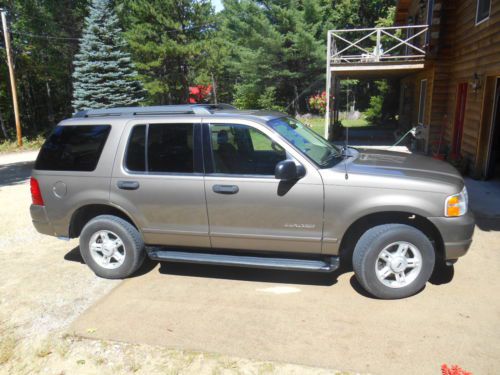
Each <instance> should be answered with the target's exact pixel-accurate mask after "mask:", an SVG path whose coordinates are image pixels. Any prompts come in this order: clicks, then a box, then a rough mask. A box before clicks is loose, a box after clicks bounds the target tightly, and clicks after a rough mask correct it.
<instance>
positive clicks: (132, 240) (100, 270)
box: [80, 215, 146, 279]
mask: <svg viewBox="0 0 500 375" xmlns="http://www.w3.org/2000/svg"><path fill="white" fill-rule="evenodd" d="M103 230H106V231H110V232H112V233H113V234H115V235H116V236H117V237H119V239H120V240H121V241H122V243H123V247H122V248H121V249H122V251H123V253H124V260H123V263H122V264H121V265H120V266H118V267H117V268H113V269H108V268H105V267H103V266H101V265H100V264H98V263H97V262H96V261H95V260H94V258H93V257H92V255H91V250H90V244H89V242H90V240H91V238H92V236H93V235H94V234H95V233H97V232H99V231H103ZM80 253H81V255H82V258H83V260H84V261H85V263H86V264H87V265H88V266H89V267H90V269H91V270H92V271H94V273H95V274H96V275H97V276H100V277H103V278H105V279H123V278H126V277H128V276H130V275H132V274H133V273H134V272H135V271H137V269H138V268H139V267H140V266H141V265H142V263H143V261H144V258H145V255H146V252H145V250H144V241H143V239H142V237H141V234H140V233H139V231H138V230H137V229H136V228H135V227H134V226H133V225H132V224H130V223H129V222H128V221H126V220H123V219H122V218H119V217H117V216H112V215H100V216H96V217H95V218H93V219H92V220H90V221H89V222H88V223H87V224H86V225H85V226H84V227H83V229H82V232H81V234H80Z"/></svg>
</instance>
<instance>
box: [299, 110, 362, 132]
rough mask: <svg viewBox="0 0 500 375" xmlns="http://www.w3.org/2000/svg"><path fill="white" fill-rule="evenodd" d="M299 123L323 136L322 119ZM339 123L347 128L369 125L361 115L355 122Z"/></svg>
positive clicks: (302, 119) (323, 124) (323, 125)
mask: <svg viewBox="0 0 500 375" xmlns="http://www.w3.org/2000/svg"><path fill="white" fill-rule="evenodd" d="M300 121H302V122H303V123H305V124H307V125H309V126H310V127H311V129H312V130H314V131H315V132H316V133H318V134H320V135H321V136H324V135H325V118H324V117H313V118H309V119H304V118H301V119H300ZM341 121H342V125H344V126H346V127H349V128H355V127H363V126H368V125H370V124H369V123H368V121H367V120H366V119H365V117H364V116H363V115H361V117H360V118H359V119H357V120H347V119H344V120H341Z"/></svg>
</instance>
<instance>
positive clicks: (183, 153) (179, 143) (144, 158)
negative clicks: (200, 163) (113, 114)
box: [125, 124, 195, 173]
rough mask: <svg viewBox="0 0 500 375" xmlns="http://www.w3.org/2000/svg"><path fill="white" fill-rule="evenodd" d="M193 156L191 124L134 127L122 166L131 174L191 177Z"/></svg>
mask: <svg viewBox="0 0 500 375" xmlns="http://www.w3.org/2000/svg"><path fill="white" fill-rule="evenodd" d="M146 134H147V139H146ZM146 147H147V150H146ZM193 152H194V151H193V124H150V125H136V126H135V127H134V128H133V129H132V131H131V133H130V138H129V142H128V148H127V153H126V157H125V166H126V167H127V169H128V170H129V171H132V172H159V173H161V172H163V173H193V172H194V169H195V168H194V154H193Z"/></svg>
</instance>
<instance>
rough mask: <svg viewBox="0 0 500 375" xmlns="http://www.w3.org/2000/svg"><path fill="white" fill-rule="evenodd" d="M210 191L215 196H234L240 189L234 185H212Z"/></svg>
mask: <svg viewBox="0 0 500 375" xmlns="http://www.w3.org/2000/svg"><path fill="white" fill-rule="evenodd" d="M212 190H213V191H214V193H217V194H236V193H237V192H238V191H240V188H239V187H238V186H236V185H214V186H213V187H212Z"/></svg>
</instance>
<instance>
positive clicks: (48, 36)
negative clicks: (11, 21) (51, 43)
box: [10, 30, 80, 41]
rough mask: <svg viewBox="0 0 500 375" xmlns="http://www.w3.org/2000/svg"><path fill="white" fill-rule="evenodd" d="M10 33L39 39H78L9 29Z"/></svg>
mask: <svg viewBox="0 0 500 375" xmlns="http://www.w3.org/2000/svg"><path fill="white" fill-rule="evenodd" d="M10 33H11V34H16V35H24V36H29V37H31V38H39V39H55V40H74V41H80V38H67V37H60V36H50V35H37V34H31V33H23V32H21V31H14V30H11V31H10Z"/></svg>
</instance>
